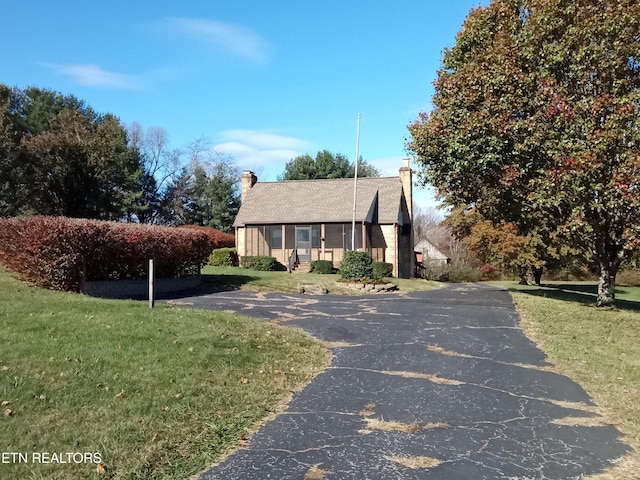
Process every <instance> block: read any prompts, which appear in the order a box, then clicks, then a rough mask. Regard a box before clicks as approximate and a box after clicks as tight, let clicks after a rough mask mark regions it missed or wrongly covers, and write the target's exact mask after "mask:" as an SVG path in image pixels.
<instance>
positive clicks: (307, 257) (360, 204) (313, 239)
mask: <svg viewBox="0 0 640 480" xmlns="http://www.w3.org/2000/svg"><path fill="white" fill-rule="evenodd" d="M354 183H357V188H356V199H355V249H356V250H361V251H368V252H369V253H370V254H371V256H372V257H373V260H374V261H378V262H387V263H390V264H392V265H393V275H394V276H396V277H403V278H410V277H412V276H413V272H414V254H413V226H412V211H413V205H412V179H411V168H410V167H409V160H405V163H404V166H403V167H402V168H400V171H399V175H398V176H397V177H384V178H368V177H364V178H358V180H357V182H354V179H353V178H337V179H326V180H289V181H281V182H258V179H257V177H256V176H255V175H254V174H253V172H248V171H247V172H244V173H243V174H242V196H241V201H242V203H241V206H240V210H239V212H238V215H237V217H236V220H235V222H234V224H233V226H234V227H235V237H236V249H237V251H238V255H239V256H240V257H243V256H254V255H269V256H273V257H275V258H276V259H277V260H278V261H280V262H281V263H283V264H284V265H287V264H288V262H289V258H290V256H291V255H292V253H293V252H294V249H295V251H296V252H297V256H298V259H299V262H300V263H306V262H311V261H313V260H330V261H332V262H333V265H334V266H335V267H338V268H339V266H340V262H341V261H342V258H343V255H344V252H345V251H347V250H351V249H352V248H353V242H352V229H353V227H352V225H353V209H354Z"/></svg>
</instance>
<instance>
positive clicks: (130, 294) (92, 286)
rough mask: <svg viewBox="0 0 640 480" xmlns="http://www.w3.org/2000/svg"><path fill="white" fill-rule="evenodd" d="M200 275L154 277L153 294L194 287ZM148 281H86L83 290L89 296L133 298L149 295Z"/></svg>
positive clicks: (197, 283)
mask: <svg viewBox="0 0 640 480" xmlns="http://www.w3.org/2000/svg"><path fill="white" fill-rule="evenodd" d="M201 282H202V280H201V278H200V275H197V276H192V277H182V278H156V279H155V281H154V284H153V286H154V292H155V296H156V297H159V296H162V295H166V294H169V293H174V292H179V291H181V290H189V289H192V288H196V287H198V286H199V285H200V284H201ZM148 292H149V281H148V280H147V279H136V280H99V281H89V282H86V285H85V289H84V292H83V293H85V294H86V295H89V296H91V297H99V298H133V299H143V298H148V297H149V294H148Z"/></svg>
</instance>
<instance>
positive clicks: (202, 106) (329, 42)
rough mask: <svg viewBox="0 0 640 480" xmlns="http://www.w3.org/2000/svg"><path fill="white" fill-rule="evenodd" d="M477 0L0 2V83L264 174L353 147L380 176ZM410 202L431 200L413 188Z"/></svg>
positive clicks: (400, 152)
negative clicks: (69, 98) (50, 94)
mask: <svg viewBox="0 0 640 480" xmlns="http://www.w3.org/2000/svg"><path fill="white" fill-rule="evenodd" d="M487 3H488V0H483V1H480V0H449V1H448V2H436V1H433V0H397V1H394V2H390V1H384V2H383V1H373V2H372V1H364V0H324V1H309V0H306V1H305V0H301V1H297V2H294V1H290V0H280V1H278V0H276V1H273V2H265V1H249V0H236V1H224V2H223V1H217V0H210V1H190V2H176V1H175V0H174V1H165V0H156V1H154V2H145V1H131V0H127V1H126V2H125V1H120V0H110V1H108V2H81V1H70V0H67V1H64V0H62V1H61V0H58V1H55V2H33V1H31V2H29V1H26V2H15V1H14V2H5V4H4V5H3V17H4V22H3V25H2V28H1V29H0V41H1V42H2V44H3V45H5V47H6V48H4V49H2V50H1V51H0V83H5V84H7V85H9V86H17V87H20V88H26V87H28V86H38V87H42V88H49V89H53V90H56V91H59V92H61V93H64V94H73V95H75V96H77V97H79V98H81V99H83V100H85V101H86V102H87V103H88V104H89V105H91V106H92V107H93V108H94V109H96V110H97V111H99V112H101V113H112V114H114V115H116V116H118V117H119V118H120V120H121V121H122V122H123V123H125V124H129V123H131V122H134V121H137V122H139V123H140V124H142V125H143V126H144V127H151V126H159V127H163V128H165V129H166V131H167V133H168V136H169V141H170V146H171V148H180V147H183V146H185V145H187V144H188V143H190V142H191V141H193V140H195V139H197V138H201V137H204V138H207V139H208V140H209V141H210V144H211V146H212V147H213V148H214V149H215V150H216V151H219V152H221V153H224V154H227V155H229V156H231V157H232V158H234V160H235V162H236V163H237V165H238V167H240V168H241V169H250V170H253V171H255V172H256V173H257V175H258V177H259V179H261V180H265V181H267V180H269V181H273V180H275V179H276V177H277V175H279V174H281V173H282V172H283V171H284V166H285V164H286V162H287V161H288V160H290V159H291V158H293V157H295V156H296V155H300V154H304V153H309V154H312V155H315V153H316V152H317V151H318V150H322V149H327V150H329V151H331V152H334V153H342V154H344V155H346V156H347V157H349V158H350V159H351V160H353V159H354V158H355V151H356V127H357V118H358V114H360V115H361V134H360V154H361V155H362V157H363V158H365V159H366V160H367V161H368V162H370V163H372V164H374V165H375V166H376V167H378V168H379V169H380V170H381V172H382V173H383V174H384V175H397V171H398V168H399V167H400V166H401V164H402V160H401V159H402V158H404V157H406V156H407V154H406V151H405V147H404V144H405V140H406V138H407V136H408V133H407V129H406V126H407V124H409V123H410V122H412V121H413V120H415V119H416V118H417V116H418V113H419V112H420V111H422V110H428V109H429V108H430V100H431V96H432V95H433V86H432V81H433V80H434V79H435V77H436V71H437V69H438V68H439V66H440V61H441V58H442V52H443V49H444V48H445V47H451V46H453V44H454V41H455V35H456V33H457V32H458V31H459V30H460V27H461V25H462V22H463V20H464V19H465V17H466V15H467V14H468V12H469V10H470V9H471V8H473V7H477V6H479V5H486V4H487ZM415 203H416V204H417V205H418V206H422V207H427V206H430V205H433V204H434V201H433V199H432V196H431V194H430V193H429V192H428V190H426V189H418V190H417V191H416V197H415Z"/></svg>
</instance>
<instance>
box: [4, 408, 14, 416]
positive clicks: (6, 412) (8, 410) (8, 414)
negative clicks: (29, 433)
mask: <svg viewBox="0 0 640 480" xmlns="http://www.w3.org/2000/svg"><path fill="white" fill-rule="evenodd" d="M4 416H5V417H11V416H13V410H11V409H10V408H7V409H5V411H4Z"/></svg>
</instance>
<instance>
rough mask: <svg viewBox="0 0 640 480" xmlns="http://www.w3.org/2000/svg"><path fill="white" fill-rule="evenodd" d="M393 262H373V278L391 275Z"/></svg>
mask: <svg viewBox="0 0 640 480" xmlns="http://www.w3.org/2000/svg"><path fill="white" fill-rule="evenodd" d="M392 275H393V264H391V263H386V262H373V278H384V277H391V276H392Z"/></svg>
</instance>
